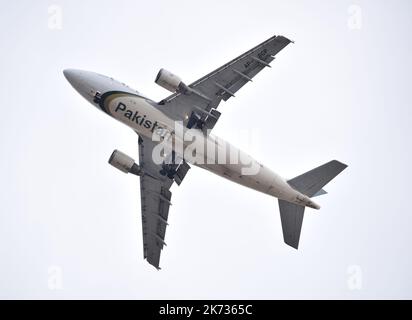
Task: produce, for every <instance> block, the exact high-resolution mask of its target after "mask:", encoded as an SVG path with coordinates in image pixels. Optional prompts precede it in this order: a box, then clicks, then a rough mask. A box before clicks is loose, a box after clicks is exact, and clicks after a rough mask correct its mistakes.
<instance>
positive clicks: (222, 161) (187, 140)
mask: <svg viewBox="0 0 412 320" xmlns="http://www.w3.org/2000/svg"><path fill="white" fill-rule="evenodd" d="M64 73H65V76H66V78H67V79H68V80H69V82H70V83H71V84H72V86H73V87H74V88H75V89H76V90H77V91H78V92H79V93H80V94H81V95H82V96H83V97H85V98H86V99H87V100H88V101H89V102H91V103H92V104H94V105H95V106H96V103H95V102H93V99H94V97H95V94H96V92H99V93H101V94H103V95H104V93H105V92H112V94H110V97H109V98H108V99H105V103H104V106H103V110H104V111H105V112H106V113H107V114H109V115H110V116H112V117H113V118H115V119H117V120H118V121H120V122H122V123H124V124H125V125H127V126H128V127H130V128H131V129H133V130H134V131H136V132H137V133H138V134H139V135H142V136H144V137H146V138H149V139H156V140H157V141H160V142H161V143H162V144H163V146H164V150H173V151H174V152H175V153H176V154H177V155H178V156H179V157H181V158H182V159H183V158H184V159H185V160H186V161H187V162H189V163H191V164H194V165H196V166H198V167H201V168H203V169H206V170H208V171H210V172H213V173H215V174H217V175H219V176H221V177H223V178H226V179H228V180H231V181H233V182H236V183H239V184H241V185H243V186H246V187H249V188H251V189H254V190H257V191H260V192H263V193H265V194H268V195H271V196H273V197H276V198H279V199H282V200H286V201H289V202H292V203H296V204H299V205H306V206H310V207H316V206H317V205H316V204H315V203H314V202H313V201H312V200H311V199H310V198H309V197H307V196H306V195H303V194H302V193H300V192H298V191H297V190H295V189H293V188H292V187H291V186H290V185H289V184H288V183H287V181H286V180H285V179H283V178H282V177H280V176H279V175H277V174H276V173H274V172H273V171H271V170H270V169H268V168H267V167H265V166H263V165H262V164H260V163H259V162H258V161H256V160H255V159H253V158H252V157H251V156H249V155H248V154H246V153H244V152H243V151H241V150H239V149H237V148H235V147H233V146H232V145H230V144H229V143H227V142H226V141H224V140H223V139H220V138H218V137H216V136H214V135H205V134H204V133H203V132H202V131H201V130H199V129H188V128H186V127H185V126H184V125H183V122H176V121H174V120H172V119H170V118H169V117H167V116H166V115H165V114H164V113H163V112H161V111H160V110H159V109H158V108H156V107H155V106H154V103H153V101H151V100H149V99H147V98H145V97H143V96H141V95H140V94H139V93H137V92H136V91H134V90H132V89H130V88H129V87H127V86H125V85H124V84H121V83H119V82H117V81H115V80H113V79H112V78H107V77H105V76H102V75H99V74H96V73H93V72H87V71H80V70H65V72H64ZM113 92H114V93H113ZM194 141H196V143H193V142H194ZM199 146H203V147H200V148H199ZM211 150H212V151H211ZM228 150H230V152H228ZM193 154H195V156H193ZM234 154H235V155H236V157H234V158H233V155H234ZM153 156H154V158H155V157H156V155H153Z"/></svg>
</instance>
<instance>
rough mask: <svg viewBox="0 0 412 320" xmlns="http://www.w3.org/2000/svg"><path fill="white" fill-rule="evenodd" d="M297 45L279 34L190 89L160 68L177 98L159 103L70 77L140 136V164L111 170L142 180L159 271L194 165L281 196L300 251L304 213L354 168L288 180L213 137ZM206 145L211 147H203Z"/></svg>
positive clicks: (150, 254) (151, 256)
mask: <svg viewBox="0 0 412 320" xmlns="http://www.w3.org/2000/svg"><path fill="white" fill-rule="evenodd" d="M291 42H292V41H291V40H289V39H287V38H286V37H284V36H276V35H275V36H273V37H271V38H269V39H268V40H266V41H264V42H262V43H261V44H259V45H257V46H256V47H254V48H252V49H250V50H249V51H247V52H245V53H244V54H242V55H240V56H239V57H237V58H235V59H233V60H231V61H230V62H228V63H226V64H224V65H223V66H221V67H220V68H218V69H216V70H214V71H212V72H211V73H209V74H207V75H205V76H204V77H202V78H200V79H199V80H197V81H195V82H193V83H192V84H190V85H186V84H185V83H184V82H183V81H182V80H181V79H180V78H179V77H178V76H176V75H174V74H173V73H171V72H169V71H167V70H165V69H161V70H160V71H159V73H158V74H157V77H156V79H155V83H156V84H158V85H160V86H161V87H163V88H165V89H167V90H168V91H170V92H171V93H172V94H171V95H169V96H168V97H166V98H165V99H163V100H161V101H160V102H156V101H153V100H151V99H149V98H147V97H146V96H144V95H143V94H141V93H139V92H138V91H136V90H134V89H131V88H130V87H128V86H127V85H125V84H124V83H121V82H118V81H116V80H114V79H113V78H110V77H106V76H104V75H100V74H98V73H94V72H90V71H83V70H76V69H66V70H64V71H63V73H64V76H65V77H66V79H67V80H68V82H69V83H70V84H71V85H72V86H73V88H74V89H75V90H77V92H78V93H80V95H82V96H83V97H84V98H85V99H86V100H87V101H89V102H90V103H91V104H92V105H94V106H95V107H97V108H98V109H99V110H101V111H103V112H105V113H107V114H108V115H109V116H111V117H113V118H115V119H116V120H118V121H120V122H122V123H123V124H125V125H126V126H128V127H130V128H131V129H132V130H133V131H135V132H136V133H137V134H138V146H139V163H138V164H137V163H136V162H135V160H134V159H132V158H131V157H129V156H128V155H126V154H125V153H123V152H121V151H119V150H114V151H113V153H112V155H111V156H110V159H109V164H111V165H112V166H114V167H115V168H117V169H119V170H120V171H122V172H124V173H131V174H134V175H136V176H139V177H140V196H141V215H142V229H143V253H144V259H146V260H147V262H148V263H149V264H151V265H152V266H154V267H155V268H157V269H158V270H160V267H159V262H160V254H161V251H162V249H163V247H164V246H165V245H166V243H165V234H166V227H167V226H168V222H167V220H168V215H169V207H170V205H171V196H172V193H171V191H170V188H171V186H172V185H173V183H174V182H176V184H177V185H180V184H181V183H182V181H183V179H184V178H185V176H186V174H187V172H188V171H189V169H190V168H191V167H190V165H195V166H198V167H200V168H203V169H206V170H208V171H210V172H212V173H214V174H217V175H219V176H221V177H223V178H226V179H228V180H231V181H233V182H236V183H238V184H241V185H243V186H246V187H248V188H251V189H254V190H256V191H259V192H262V193H265V194H267V195H270V196H272V197H275V198H277V199H278V202H279V211H280V217H281V224H282V231H283V239H284V242H285V243H286V244H287V245H289V246H291V247H293V248H295V249H298V246H299V239H300V234H301V228H302V222H303V216H304V211H305V208H306V207H309V208H313V209H320V206H319V205H318V204H317V203H316V202H314V201H313V199H312V198H313V197H316V196H319V195H323V194H325V193H326V191H325V190H324V189H323V187H324V186H325V185H326V184H327V183H329V182H330V181H331V180H332V179H333V178H335V177H336V176H337V175H338V174H339V173H341V172H342V171H343V170H344V169H345V168H346V167H347V165H345V164H343V163H341V162H339V161H337V160H333V161H330V162H328V163H326V164H324V165H321V166H319V167H317V168H315V169H313V170H310V171H308V172H306V173H304V174H302V175H299V176H297V177H295V178H293V179H290V180H286V179H284V178H282V177H281V176H279V175H278V174H276V173H274V172H273V171H271V170H270V169H269V168H267V167H266V166H264V165H262V164H261V163H259V162H258V161H256V160H255V159H253V158H252V157H251V156H249V155H248V154H246V153H245V152H243V151H241V150H239V149H237V148H236V147H234V146H232V145H230V144H229V143H228V142H226V141H225V140H223V139H221V138H218V137H216V136H214V135H213V134H211V130H212V129H213V127H214V126H215V124H216V123H217V121H218V119H219V117H220V115H221V113H220V112H219V111H217V107H218V105H219V104H220V102H221V101H222V100H223V101H227V100H229V99H230V98H233V97H235V93H236V92H237V91H238V90H239V89H240V88H242V87H243V86H244V85H245V84H247V83H249V82H251V81H252V79H253V78H254V77H255V76H256V75H257V74H258V73H259V72H260V71H261V70H263V69H265V68H266V67H270V62H272V61H273V60H274V59H275V56H276V55H277V54H278V53H279V52H280V51H281V50H283V49H284V48H285V47H286V46H287V45H289V44H290V43H291ZM193 140H198V141H200V143H198V144H197V147H195V146H193V145H194V143H193ZM199 144H200V145H201V146H202V145H203V146H206V145H208V146H211V147H210V148H201V147H199ZM228 148H229V149H230V150H231V152H230V154H232V151H235V154H237V155H238V158H240V159H246V160H245V161H231V160H232V159H231V158H230V157H229V156H228V155H227V152H226V154H225V152H224V151H225V150H227V149H228ZM205 150H206V151H205ZM209 150H212V151H210V152H209ZM219 152H220V153H219ZM216 153H217V155H218V161H216V157H215V156H216ZM220 154H223V156H220ZM191 155H192V156H191ZM251 169H253V170H251Z"/></svg>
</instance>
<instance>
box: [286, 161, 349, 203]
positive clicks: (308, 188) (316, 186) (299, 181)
mask: <svg viewBox="0 0 412 320" xmlns="http://www.w3.org/2000/svg"><path fill="white" fill-rule="evenodd" d="M346 167H347V165H346V164H343V163H342V162H339V161H337V160H333V161H330V162H328V163H326V164H324V165H322V166H320V167H317V168H315V169H313V170H311V171H308V172H306V173H304V174H302V175H300V176H298V177H296V178H293V179H292V180H289V181H288V183H289V184H290V185H291V186H292V188H294V189H296V190H297V191H299V192H301V193H303V194H305V195H307V196H308V197H313V196H314V195H316V194H317V192H318V191H319V190H321V189H322V188H323V187H324V186H325V185H327V184H328V183H329V182H330V181H331V180H332V179H333V178H335V177H336V176H337V175H338V174H339V173H341V172H342V171H343V170H345V168H346Z"/></svg>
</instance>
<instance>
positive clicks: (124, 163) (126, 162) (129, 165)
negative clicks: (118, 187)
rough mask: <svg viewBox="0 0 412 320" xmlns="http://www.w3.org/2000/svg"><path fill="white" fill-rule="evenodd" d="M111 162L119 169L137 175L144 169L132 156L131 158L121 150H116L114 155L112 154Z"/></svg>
mask: <svg viewBox="0 0 412 320" xmlns="http://www.w3.org/2000/svg"><path fill="white" fill-rule="evenodd" d="M109 163H110V164H111V165H112V166H113V167H115V168H116V169H119V170H120V171H122V172H124V173H129V172H130V173H132V174H135V175H137V176H141V175H142V169H141V168H140V166H139V165H137V164H136V163H135V162H134V160H133V159H132V158H130V157H129V156H128V155H127V154H125V153H123V152H121V151H119V150H114V151H113V153H112V155H111V156H110V159H109Z"/></svg>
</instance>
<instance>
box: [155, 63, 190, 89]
mask: <svg viewBox="0 0 412 320" xmlns="http://www.w3.org/2000/svg"><path fill="white" fill-rule="evenodd" d="M155 83H156V84H158V85H159V86H161V87H163V88H165V89H166V90H168V91H170V92H173V93H175V92H182V93H185V92H187V91H188V90H189V88H188V86H187V85H185V84H184V83H183V82H182V79H180V78H179V77H178V76H176V75H174V74H173V73H171V72H170V71H167V70H165V69H160V71H159V73H158V74H157V76H156V80H155Z"/></svg>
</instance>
